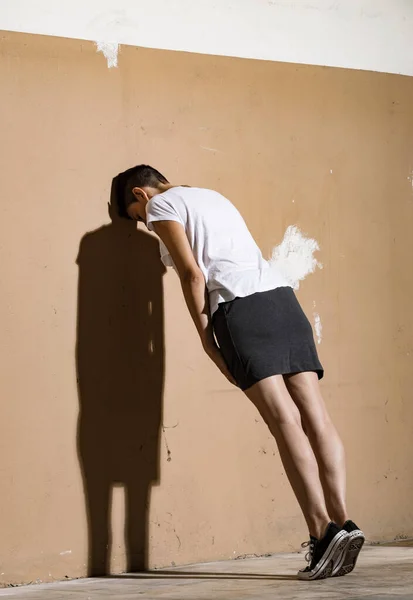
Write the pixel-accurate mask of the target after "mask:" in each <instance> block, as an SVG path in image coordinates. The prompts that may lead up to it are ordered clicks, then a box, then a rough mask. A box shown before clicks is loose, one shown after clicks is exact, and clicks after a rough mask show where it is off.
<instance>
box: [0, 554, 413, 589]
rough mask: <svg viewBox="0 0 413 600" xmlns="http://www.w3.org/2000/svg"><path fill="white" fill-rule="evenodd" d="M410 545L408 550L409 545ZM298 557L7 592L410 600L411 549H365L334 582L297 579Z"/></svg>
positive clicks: (281, 556) (412, 576)
mask: <svg viewBox="0 0 413 600" xmlns="http://www.w3.org/2000/svg"><path fill="white" fill-rule="evenodd" d="M409 546H410V547H409ZM302 567H303V556H302V555H299V554H277V555H274V556H271V557H269V558H255V559H247V560H235V561H227V562H219V563H208V564H200V565H191V566H189V567H175V568H170V569H167V570H162V571H155V572H152V573H146V574H136V575H120V576H113V577H110V578H104V579H79V580H76V581H67V582H62V583H55V584H47V585H35V586H25V587H19V588H6V589H2V590H0V599H1V598H5V597H10V598H13V599H18V598H21V599H23V600H101V599H102V600H104V599H105V598H116V600H132V599H139V600H156V599H165V600H166V599H168V600H244V599H245V600H266V599H268V600H270V599H271V600H274V598H277V599H283V600H298V599H301V598H303V599H304V598H305V599H306V600H309V599H311V598H314V599H317V600H322V599H323V598H328V599H330V600H337V599H341V598H343V599H346V600H360V599H361V598H371V599H374V600H391V599H396V598H397V599H398V600H402V599H403V600H412V599H413V546H412V545H411V544H408V543H405V544H402V545H400V544H398V545H397V546H396V547H394V546H391V545H389V546H380V547H378V546H370V547H366V548H365V549H364V551H363V553H362V555H361V556H360V559H359V564H358V567H357V570H356V571H355V572H354V573H352V574H350V575H347V576H346V577H341V578H337V579H327V580H325V581H318V582H311V583H307V582H301V581H297V579H296V573H297V571H298V569H300V568H302Z"/></svg>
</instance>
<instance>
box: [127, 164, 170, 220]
mask: <svg viewBox="0 0 413 600" xmlns="http://www.w3.org/2000/svg"><path fill="white" fill-rule="evenodd" d="M118 178H119V181H120V182H121V187H122V190H121V192H120V195H121V198H120V200H121V203H122V208H123V210H122V211H121V212H122V216H124V217H127V218H129V219H133V220H134V221H143V222H144V223H146V205H147V203H148V202H149V200H150V199H151V198H153V197H154V196H156V195H157V194H160V193H162V192H164V191H165V190H167V189H169V188H170V187H171V185H170V183H169V181H168V180H167V179H166V177H164V176H163V175H162V174H161V173H159V171H157V170H156V169H154V168H153V167H150V166H149V165H138V166H137V167H132V168H131V169H128V170H127V171H125V172H124V173H121V174H120V175H118Z"/></svg>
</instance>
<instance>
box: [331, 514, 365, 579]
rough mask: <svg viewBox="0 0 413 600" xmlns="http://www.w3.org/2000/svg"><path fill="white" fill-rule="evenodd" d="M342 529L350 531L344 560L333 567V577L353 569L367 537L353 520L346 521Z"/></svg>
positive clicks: (346, 573) (340, 575)
mask: <svg viewBox="0 0 413 600" xmlns="http://www.w3.org/2000/svg"><path fill="white" fill-rule="evenodd" d="M342 530H343V531H345V532H346V533H348V540H347V546H346V548H345V552H344V554H343V557H342V560H340V561H338V562H337V563H336V565H335V566H334V568H333V577H342V576H343V575H348V573H351V571H353V569H354V567H355V566H356V562H357V559H358V556H359V554H360V550H361V549H362V548H363V544H364V542H365V539H366V538H365V536H364V533H363V532H362V531H361V529H359V528H358V527H357V525H356V524H355V523H353V521H346V522H345V523H344V525H343V529H342Z"/></svg>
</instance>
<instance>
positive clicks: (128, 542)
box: [76, 178, 165, 576]
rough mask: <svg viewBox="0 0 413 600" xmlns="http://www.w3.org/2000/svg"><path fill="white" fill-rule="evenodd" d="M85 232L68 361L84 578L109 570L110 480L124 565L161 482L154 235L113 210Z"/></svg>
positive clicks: (141, 548)
mask: <svg viewBox="0 0 413 600" xmlns="http://www.w3.org/2000/svg"><path fill="white" fill-rule="evenodd" d="M118 186H119V181H118V178H115V179H114V180H113V183H112V193H111V201H110V204H109V215H110V217H111V221H112V222H111V223H110V224H108V225H104V226H103V227H101V228H99V229H97V230H96V231H92V232H90V233H87V234H86V235H85V236H84V237H83V239H82V241H81V243H80V250H79V254H78V258H77V264H78V267H79V285H78V316H77V344H76V365H77V380H78V392H79V403H80V412H79V421H78V433H77V436H78V439H77V442H78V455H79V461H80V466H81V470H82V475H83V482H84V492H85V500H86V512H87V519H88V532H89V553H88V557H89V561H88V575H89V576H101V575H106V574H109V572H110V551H111V530H112V526H111V508H112V491H113V488H114V487H118V486H120V487H123V488H124V494H125V546H126V553H127V571H128V572H137V571H142V570H145V569H146V568H147V566H148V564H147V563H148V503H149V500H150V490H151V487H152V486H153V485H154V484H155V485H156V483H158V482H159V446H160V434H161V423H162V395H163V382H164V332H163V329H164V327H163V292H162V276H163V274H164V272H165V269H164V267H163V266H162V264H161V262H160V260H159V246H158V242H157V240H156V239H155V238H154V237H153V236H152V235H150V234H148V233H145V232H143V231H142V230H140V229H137V227H136V223H135V222H133V221H128V220H126V219H122V218H120V217H119V214H118V194H119V193H118Z"/></svg>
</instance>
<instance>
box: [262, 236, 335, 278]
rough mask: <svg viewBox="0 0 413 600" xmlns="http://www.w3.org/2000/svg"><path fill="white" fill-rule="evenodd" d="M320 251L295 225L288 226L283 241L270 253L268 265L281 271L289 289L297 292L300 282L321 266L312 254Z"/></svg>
mask: <svg viewBox="0 0 413 600" xmlns="http://www.w3.org/2000/svg"><path fill="white" fill-rule="evenodd" d="M318 250H320V247H319V245H318V243H317V241H316V240H314V239H312V238H307V237H305V235H304V234H303V233H302V232H301V231H300V229H299V228H298V227H297V226H296V225H290V226H289V227H288V228H287V231H286V232H285V234H284V239H283V241H282V242H281V244H280V245H279V246H276V247H275V248H274V249H273V251H272V256H271V258H270V265H271V266H274V267H276V268H277V269H279V270H280V271H281V273H282V274H283V275H284V277H285V278H286V279H287V280H288V282H289V284H290V285H291V287H293V288H294V289H295V290H298V288H299V287H300V281H302V280H303V279H305V278H306V277H307V275H309V274H310V273H314V271H315V270H316V269H317V268H319V269H322V268H323V265H322V263H320V262H319V261H318V260H317V259H316V258H314V252H317V251H318Z"/></svg>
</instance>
